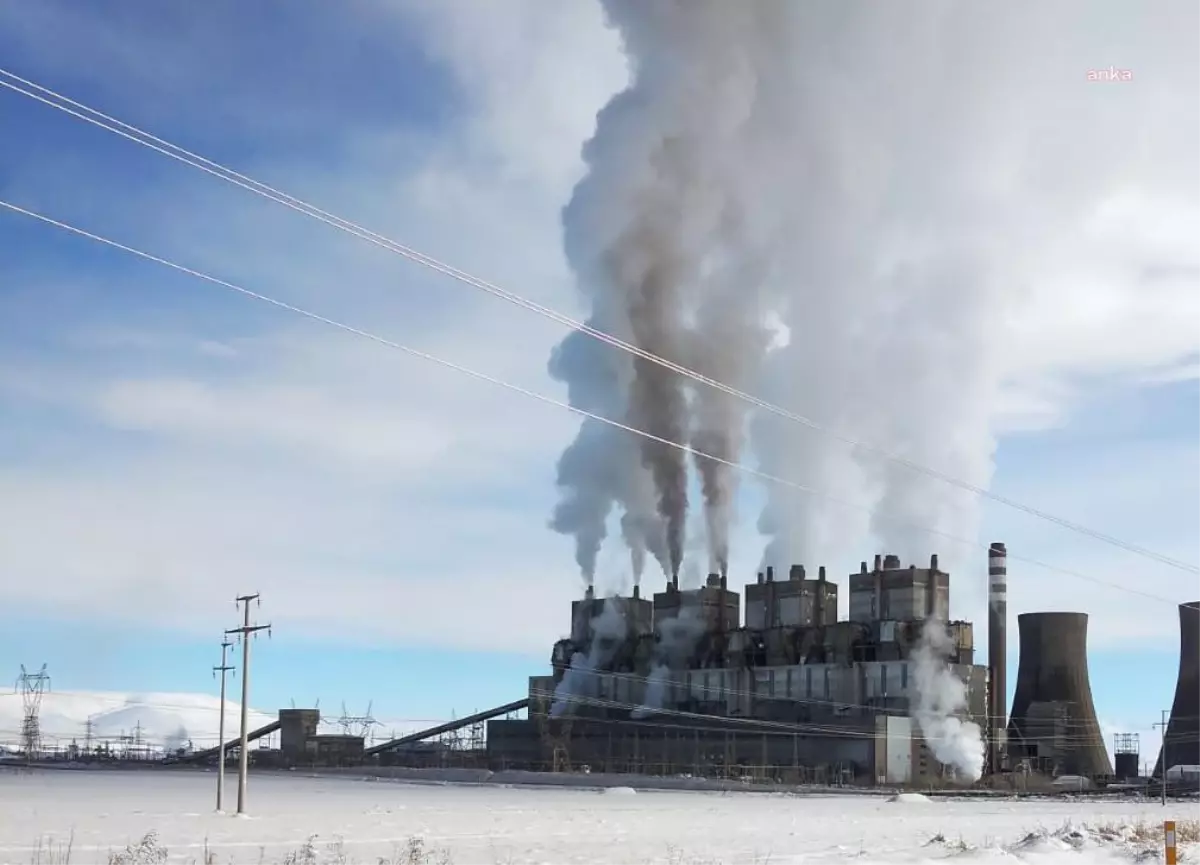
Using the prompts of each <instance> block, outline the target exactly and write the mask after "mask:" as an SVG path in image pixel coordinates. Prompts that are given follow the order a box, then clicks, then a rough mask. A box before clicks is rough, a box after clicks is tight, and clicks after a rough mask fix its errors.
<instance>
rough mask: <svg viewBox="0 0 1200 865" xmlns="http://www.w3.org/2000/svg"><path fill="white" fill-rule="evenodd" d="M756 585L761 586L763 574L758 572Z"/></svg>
mask: <svg viewBox="0 0 1200 865" xmlns="http://www.w3.org/2000/svg"><path fill="white" fill-rule="evenodd" d="M758 584H759V585H760V586H761V585H762V584H763V572H762V571H759V572H758Z"/></svg>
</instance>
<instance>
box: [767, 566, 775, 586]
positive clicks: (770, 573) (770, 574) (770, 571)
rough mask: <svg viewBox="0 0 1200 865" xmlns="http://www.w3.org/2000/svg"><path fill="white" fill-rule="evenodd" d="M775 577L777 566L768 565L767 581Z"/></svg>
mask: <svg viewBox="0 0 1200 865" xmlns="http://www.w3.org/2000/svg"><path fill="white" fill-rule="evenodd" d="M774 579H775V568H774V567H773V566H772V565H767V582H768V583H769V582H771V581H772V580H774Z"/></svg>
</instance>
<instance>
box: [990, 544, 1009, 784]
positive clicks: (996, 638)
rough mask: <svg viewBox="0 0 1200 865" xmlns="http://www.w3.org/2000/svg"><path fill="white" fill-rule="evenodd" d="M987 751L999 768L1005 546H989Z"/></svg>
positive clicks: (1004, 701) (1004, 689)
mask: <svg viewBox="0 0 1200 865" xmlns="http://www.w3.org/2000/svg"><path fill="white" fill-rule="evenodd" d="M987 713H988V753H989V754H990V756H991V760H990V763H991V766H990V768H991V771H992V772H993V773H997V772H999V771H1000V770H1001V768H1002V767H1001V763H1002V760H1001V754H1002V753H1003V750H1004V748H1003V745H1004V743H1003V739H1004V735H1005V730H1006V728H1007V726H1008V719H1007V714H1008V549H1007V548H1006V547H1005V546H1004V544H1002V543H1000V542H998V541H997V542H996V543H993V544H992V545H991V547H989V548H988V701H987Z"/></svg>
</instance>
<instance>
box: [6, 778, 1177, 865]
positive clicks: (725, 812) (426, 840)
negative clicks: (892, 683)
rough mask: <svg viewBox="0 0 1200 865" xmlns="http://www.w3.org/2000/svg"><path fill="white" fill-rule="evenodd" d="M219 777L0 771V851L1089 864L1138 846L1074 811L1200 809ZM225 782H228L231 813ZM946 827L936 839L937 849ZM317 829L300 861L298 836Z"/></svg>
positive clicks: (176, 856)
mask: <svg viewBox="0 0 1200 865" xmlns="http://www.w3.org/2000/svg"><path fill="white" fill-rule="evenodd" d="M214 778H215V776H214V775H212V774H205V773H201V772H183V771H180V772H153V773H152V772H102V771H82V772H76V771H49V772H15V771H5V772H0V861H2V862H4V863H16V865H25V863H32V862H40V863H51V862H62V861H64V859H65V855H64V851H65V849H66V847H67V845H68V843H69V844H70V862H72V863H83V865H87V863H92V862H102V863H107V862H109V861H110V858H109V857H110V854H111V853H113V852H116V853H118V854H119V853H120V852H121V851H122V850H124V848H125V847H126V845H130V844H132V845H136V844H137V843H138V842H139V841H140V840H141V839H142V838H143V836H145V835H146V833H149V832H154V833H156V834H157V836H158V842H157V843H158V845H159V846H160V847H161V848H165V849H166V851H167V854H168V857H169V858H168V860H167V861H171V862H197V863H203V862H204V861H205V858H206V851H207V855H208V856H209V861H211V862H217V863H227V862H231V863H270V862H284V861H290V862H293V863H305V862H310V863H313V862H338V863H352V862H361V863H372V865H374V863H379V862H380V861H381V860H383V861H385V862H389V863H391V862H404V863H409V862H423V863H441V862H446V863H453V865H505V863H514V865H515V863H563V865H566V863H586V865H596V863H671V865H690V863H694V865H700V863H706V865H708V863H711V865H716V863H725V865H734V863H762V865H766V863H770V865H790V863H821V862H841V861H853V862H856V863H863V865H878V863H917V862H935V861H955V862H963V863H975V862H980V863H987V862H1006V863H1015V862H1037V863H1047V865H1050V863H1057V862H1061V863H1071V862H1074V863H1079V865H1085V863H1086V865H1090V863H1101V862H1131V861H1133V860H1134V855H1135V853H1136V851H1135V850H1134V849H1133V847H1134V845H1131V844H1127V843H1121V842H1119V841H1116V842H1114V841H1102V840H1100V839H1098V838H1097V837H1096V836H1095V835H1092V834H1089V833H1082V834H1077V835H1075V836H1074V837H1072V836H1071V835H1070V834H1068V833H1063V832H1058V833H1057V835H1056V833H1055V830H1060V829H1061V828H1062V827H1063V825H1064V824H1066V823H1068V822H1070V823H1073V824H1075V825H1080V824H1085V823H1087V824H1092V825H1093V826H1100V825H1113V824H1122V823H1133V822H1137V821H1146V820H1149V821H1153V822H1158V821H1161V820H1163V819H1164V818H1167V817H1171V818H1175V819H1179V820H1182V819H1195V818H1196V817H1197V816H1200V815H1198V814H1197V813H1196V812H1197V806H1196V805H1195V804H1194V803H1192V804H1173V805H1170V806H1168V807H1167V808H1166V809H1163V808H1162V807H1161V806H1159V805H1157V804H1156V803H1149V802H1124V803H1122V802H1107V801H1106V802H1100V801H1080V802H1065V801H1024V802H1019V801H1012V800H992V801H967V800H958V801H937V800H923V799H922V797H919V796H918V797H912V798H913V801H888V800H887V799H885V798H882V797H850V796H824V797H818V796H813V797H803V796H785V795H767V794H751V793H732V794H713V793H681V792H637V793H635V792H633V791H632V790H629V789H628V788H618V789H616V790H610V791H606V792H598V791H591V790H570V789H528V788H524V789H514V788H504V787H486V786H453V785H415V784H404V783H396V782H387V781H366V780H360V779H351V778H308V777H296V776H288V775H285V774H264V775H259V776H251V779H250V797H249V805H250V809H249V810H250V817H249V818H246V819H237V818H235V817H231V816H226V815H219V814H215V813H213V794H214ZM231 781H232V779H231ZM234 793H235V784H234V783H230V785H229V789H228V794H227V799H226V802H227V806H228V807H232V803H233V798H232V797H233V794H234ZM1039 830H1046V832H1045V833H1043V835H1042V837H1038V838H1035V839H1027V838H1026V836H1028V835H1029V833H1031V832H1038V831H1039ZM939 834H940V835H941V836H943V837H944V840H939V841H934V842H933V843H930V841H931V839H933V838H934V837H935V836H938V835H939ZM312 835H315V836H316V838H315V839H314V841H313V848H314V849H313V851H311V852H310V853H309V854H308V855H307V857H306V855H305V853H304V851H303V850H302V849H301V848H302V847H303V845H304V843H305V841H306V839H307V838H308V837H309V836H312ZM413 838H417V839H420V840H421V842H422V846H423V852H422V853H421V854H420V855H419V856H416V857H412V856H410V853H409V850H408V844H409V839H413ZM1022 839H1026V840H1025V841H1024V842H1022ZM964 845H965V847H964ZM1076 845H1081V847H1082V849H1077V846H1076ZM297 851H299V853H297ZM1189 852H1190V851H1189ZM289 854H291V855H292V856H293V857H294V858H292V859H290V860H289V859H288V856H289ZM117 861H126V862H129V861H133V862H138V861H142V862H151V861H161V860H156V859H155V858H154V857H153V856H144V857H143V858H142V859H129V858H126V859H124V860H121V859H118V860H117ZM1183 861H1185V862H1186V861H1195V859H1194V858H1193V857H1192V856H1188V857H1186V858H1185V859H1184V860H1183Z"/></svg>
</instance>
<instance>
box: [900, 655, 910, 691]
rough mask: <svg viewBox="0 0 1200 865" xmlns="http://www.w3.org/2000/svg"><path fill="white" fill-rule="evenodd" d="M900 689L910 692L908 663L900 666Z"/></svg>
mask: <svg viewBox="0 0 1200 865" xmlns="http://www.w3.org/2000/svg"><path fill="white" fill-rule="evenodd" d="M900 689H901V690H908V663H907V662H905V663H903V664H901V665H900Z"/></svg>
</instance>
